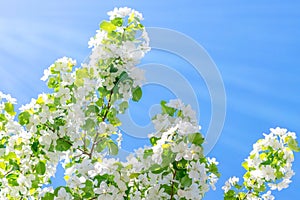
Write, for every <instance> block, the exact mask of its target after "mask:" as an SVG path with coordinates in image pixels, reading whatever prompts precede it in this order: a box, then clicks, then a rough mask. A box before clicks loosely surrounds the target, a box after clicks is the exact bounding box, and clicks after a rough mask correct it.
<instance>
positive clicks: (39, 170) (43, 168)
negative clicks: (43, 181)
mask: <svg viewBox="0 0 300 200" xmlns="http://www.w3.org/2000/svg"><path fill="white" fill-rule="evenodd" d="M45 172H46V165H45V163H44V162H42V161H40V162H38V164H37V165H36V173H38V174H40V175H44V174H45Z"/></svg>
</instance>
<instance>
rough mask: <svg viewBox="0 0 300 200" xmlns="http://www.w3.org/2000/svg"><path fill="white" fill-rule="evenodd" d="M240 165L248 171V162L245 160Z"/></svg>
mask: <svg viewBox="0 0 300 200" xmlns="http://www.w3.org/2000/svg"><path fill="white" fill-rule="evenodd" d="M242 167H244V169H245V170H247V171H248V170H249V166H248V162H247V161H245V162H243V163H242Z"/></svg>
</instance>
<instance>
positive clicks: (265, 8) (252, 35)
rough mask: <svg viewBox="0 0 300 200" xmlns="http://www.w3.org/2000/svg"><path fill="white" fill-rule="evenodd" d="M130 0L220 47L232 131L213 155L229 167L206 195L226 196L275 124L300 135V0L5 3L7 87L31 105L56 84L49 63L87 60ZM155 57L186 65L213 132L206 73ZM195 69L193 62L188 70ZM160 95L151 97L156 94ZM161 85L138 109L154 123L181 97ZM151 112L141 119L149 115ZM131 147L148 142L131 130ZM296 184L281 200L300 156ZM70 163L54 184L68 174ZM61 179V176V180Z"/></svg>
mask: <svg viewBox="0 0 300 200" xmlns="http://www.w3.org/2000/svg"><path fill="white" fill-rule="evenodd" d="M119 6H128V7H132V8H134V9H136V10H138V11H140V12H142V13H143V15H144V17H145V21H144V24H145V25H146V26H155V27H163V28H170V29H174V30H176V31H179V32H182V33H184V34H186V35H188V36H190V37H192V38H193V39H194V40H196V41H197V42H198V43H199V44H201V45H202V46H203V47H204V48H205V49H206V50H207V52H208V53H209V54H210V56H211V57H212V59H213V60H214V62H215V63H216V65H217V66H218V68H219V70H220V73H221V75H222V77H223V80H224V85H225V89H226V95H227V115H226V121H225V125H224V129H223V132H222V135H221V137H220V139H219V141H218V143H217V145H216V146H215V148H214V149H213V151H211V152H210V154H209V156H213V157H216V158H217V159H218V161H219V162H220V165H219V170H220V172H221V174H222V177H221V179H220V180H219V182H218V184H217V188H218V189H217V190H216V191H210V192H209V193H207V195H206V197H205V199H208V200H209V199H211V200H219V199H222V190H221V189H220V188H221V186H222V185H223V183H224V182H225V180H226V179H227V178H228V177H230V176H233V175H236V176H240V177H241V176H242V175H243V173H244V170H243V169H242V167H241V162H242V161H243V159H245V158H246V157H247V156H248V153H249V152H250V151H251V149H252V144H253V143H254V142H255V141H256V140H257V139H259V138H260V137H261V136H262V133H263V132H268V129H269V128H270V127H276V126H281V127H286V128H288V129H289V130H291V131H295V132H296V133H298V135H300V117H299V115H300V105H299V104H300V88H299V86H300V78H299V75H300V60H299V52H300V51H299V50H300V37H299V36H300V9H299V8H300V3H299V2H297V1H279V0H274V1H258V0H253V1H251V2H250V1H249V2H246V1H243V2H242V1H233V0H228V1H220V0H211V1H209V2H208V1H203V0H201V1H191V0H186V1H179V0H172V1H171V0H165V1H158V0H152V1H129V0H128V1H100V0H98V1H95V0H90V1H78V0H73V1H70V0H65V1H57V0H53V1H34V0H29V1H17V0H10V1H1V6H0V90H2V91H3V92H5V93H10V94H12V96H14V97H16V98H17V99H18V102H19V105H21V104H25V103H27V102H29V101H30V99H31V98H35V97H36V96H37V95H38V94H39V93H42V92H44V91H47V90H46V89H47V88H46V87H45V84H44V83H43V82H42V81H40V77H41V76H42V75H43V70H44V69H45V68H46V67H48V66H49V65H50V64H51V63H53V61H54V60H56V59H57V58H59V57H62V56H69V57H72V58H75V59H76V60H77V61H78V62H79V63H80V62H82V61H83V60H84V59H85V58H86V56H87V55H88V54H89V52H90V49H88V48H87V42H88V40H89V38H90V37H92V36H93V35H94V33H95V30H96V29H98V24H99V22H100V21H101V20H103V19H106V18H107V15H106V12H107V11H109V10H112V9H113V8H114V7H119ZM153 61H155V62H156V63H163V64H166V65H168V66H170V67H174V69H175V68H176V69H177V70H178V71H180V72H181V73H182V74H183V75H184V76H186V77H187V78H188V79H189V80H190V83H191V84H192V85H193V86H194V88H195V90H196V91H197V97H198V101H199V104H200V116H201V118H200V124H201V125H202V127H203V132H205V130H207V127H208V125H209V119H210V106H211V105H210V98H209V93H208V91H206V86H205V84H204V82H203V80H202V79H201V77H195V76H194V74H192V73H189V71H188V70H185V69H187V68H188V66H187V65H188V64H187V63H185V62H184V61H180V60H178V58H174V57H172V55H167V54H164V53H162V52H158V51H153V52H151V53H149V54H148V55H147V56H146V57H145V59H144V60H143V63H149V62H153ZM184 67H186V68H184ZM153 92H155V98H151V97H153V96H154V95H152V94H153ZM171 97H172V95H171V94H169V93H168V91H164V89H163V88H159V87H145V88H144V97H143V99H142V100H141V103H140V104H141V105H136V104H133V105H132V107H133V108H138V109H139V110H138V111H137V110H136V109H133V110H134V111H132V112H131V113H132V116H133V118H134V119H136V121H137V123H140V124H141V125H143V124H146V123H148V121H149V117H148V110H149V108H150V105H151V104H152V103H157V102H158V101H159V100H160V99H168V98H171ZM142 115H143V116H146V117H140V116H142ZM123 144H124V149H126V150H132V149H133V148H137V147H138V146H143V145H144V144H147V141H146V140H141V139H136V138H132V137H130V136H125V141H124V143H123ZM295 159H296V161H295V163H294V170H295V172H296V175H295V176H294V177H293V183H292V184H291V186H290V187H289V188H288V189H285V190H283V191H281V192H274V194H275V196H276V199H279V200H290V199H298V198H299V196H300V190H299V185H300V156H299V155H298V154H297V155H295ZM61 176H62V174H61V170H60V173H58V174H57V177H58V178H57V179H56V180H55V182H54V185H59V184H61V183H62V181H61ZM59 177H60V178H59Z"/></svg>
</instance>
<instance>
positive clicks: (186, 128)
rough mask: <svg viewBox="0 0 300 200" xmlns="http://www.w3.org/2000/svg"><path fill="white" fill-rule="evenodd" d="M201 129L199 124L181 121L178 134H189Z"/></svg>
mask: <svg viewBox="0 0 300 200" xmlns="http://www.w3.org/2000/svg"><path fill="white" fill-rule="evenodd" d="M198 131H199V126H195V125H193V124H191V123H190V122H182V121H181V122H179V124H178V134H180V135H187V134H191V133H197V132H198Z"/></svg>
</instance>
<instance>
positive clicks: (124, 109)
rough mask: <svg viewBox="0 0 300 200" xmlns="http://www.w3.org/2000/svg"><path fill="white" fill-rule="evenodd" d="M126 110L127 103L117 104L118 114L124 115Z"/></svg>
mask: <svg viewBox="0 0 300 200" xmlns="http://www.w3.org/2000/svg"><path fill="white" fill-rule="evenodd" d="M127 108H128V102H127V101H123V102H122V103H120V104H119V111H120V113H125V111H126V109H127Z"/></svg>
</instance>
